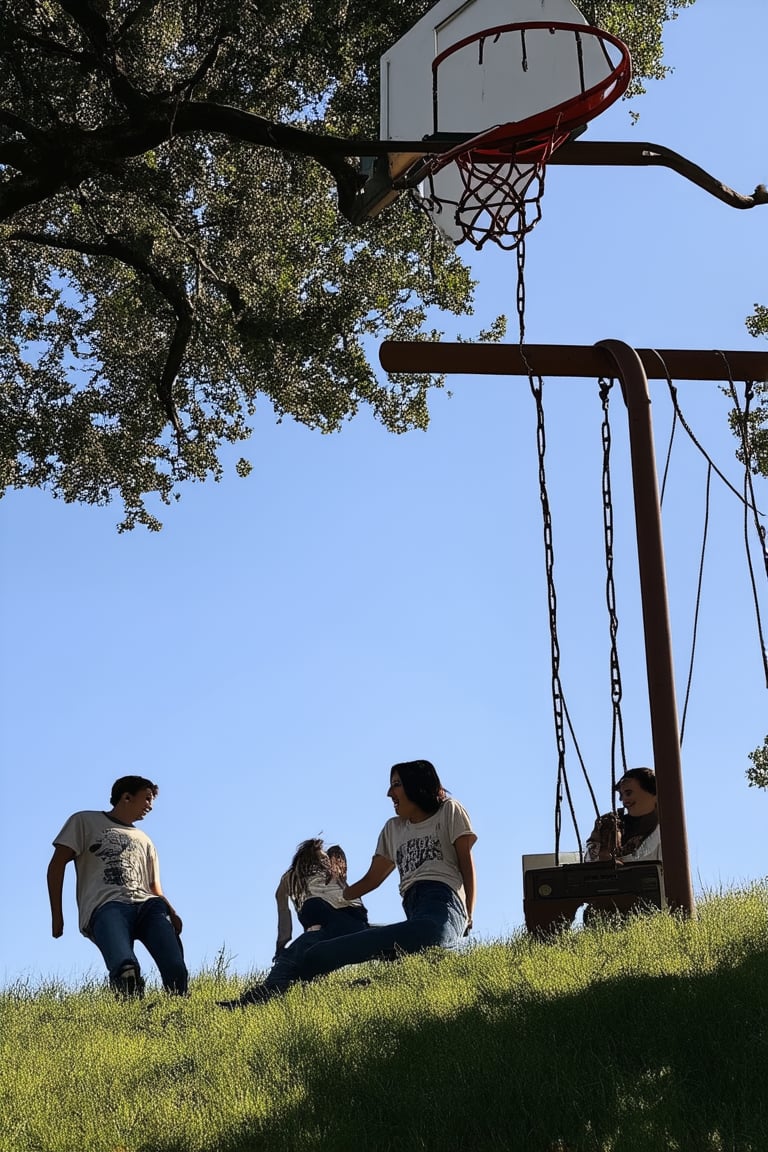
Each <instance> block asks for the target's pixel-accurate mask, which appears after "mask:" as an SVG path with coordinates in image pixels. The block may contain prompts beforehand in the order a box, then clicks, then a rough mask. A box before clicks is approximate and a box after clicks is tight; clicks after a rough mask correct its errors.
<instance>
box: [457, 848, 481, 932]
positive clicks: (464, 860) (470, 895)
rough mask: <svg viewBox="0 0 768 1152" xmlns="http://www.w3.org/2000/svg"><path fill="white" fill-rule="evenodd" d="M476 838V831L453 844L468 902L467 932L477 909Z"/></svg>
mask: <svg viewBox="0 0 768 1152" xmlns="http://www.w3.org/2000/svg"><path fill="white" fill-rule="evenodd" d="M476 839H477V837H476V836H475V834H474V833H472V834H467V835H465V836H459V837H458V839H457V840H455V841H454V844H453V846H454V848H455V849H456V859H457V861H458V865H459V871H460V872H461V879H462V882H463V884H464V898H465V900H466V902H467V932H469V930H470V928H471V927H472V916H473V914H474V911H475V861H474V860H473V858H472V848H473V846H474V843H475V840H476Z"/></svg>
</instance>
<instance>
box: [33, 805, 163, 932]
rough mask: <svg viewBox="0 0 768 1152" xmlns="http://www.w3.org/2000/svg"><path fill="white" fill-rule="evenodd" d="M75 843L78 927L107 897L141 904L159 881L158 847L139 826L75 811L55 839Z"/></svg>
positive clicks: (72, 845)
mask: <svg viewBox="0 0 768 1152" xmlns="http://www.w3.org/2000/svg"><path fill="white" fill-rule="evenodd" d="M53 843H54V844H61V845H63V846H64V847H65V848H71V849H72V851H73V852H74V853H76V855H75V870H76V872H77V889H76V891H77V907H78V912H79V921H80V931H81V932H82V933H83V935H84V936H87V935H88V925H89V924H90V921H91V917H92V916H93V913H94V912H95V911H96V909H97V908H100V907H101V905H102V904H106V903H107V901H109V900H119V901H122V902H123V903H125V904H140V903H143V902H144V901H145V900H150V899H152V897H153V896H154V893H153V891H152V889H151V887H150V885H152V884H158V883H159V881H160V867H159V864H158V860H157V852H156V850H155V846H154V844H153V843H152V841H151V840H150V838H149V836H147V834H146V832H142V831H141V829H140V828H134V827H133V826H132V825H129V824H121V823H120V822H119V821H118V820H113V819H112V817H111V816H107V814H106V813H105V812H75V813H74V815H73V816H70V818H69V820H67V822H66V824H65V825H64V827H63V828H62V830H61V832H59V834H58V836H57V837H56V839H55V840H54V842H53Z"/></svg>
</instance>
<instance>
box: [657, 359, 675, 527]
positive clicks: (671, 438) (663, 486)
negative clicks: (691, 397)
mask: <svg viewBox="0 0 768 1152" xmlns="http://www.w3.org/2000/svg"><path fill="white" fill-rule="evenodd" d="M668 383H669V386H670V388H672V381H671V380H669V381H668ZM676 431H677V405H675V406H674V408H673V411H672V428H671V430H670V433H669V444H668V445H667V456H666V459H665V461H664V476H663V477H662V481H661V495H660V496H659V508H663V507H664V493H665V492H666V489H667V476H668V474H669V462H670V460H671V459H672V445H673V444H674V442H675V432H676Z"/></svg>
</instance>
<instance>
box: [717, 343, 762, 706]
mask: <svg viewBox="0 0 768 1152" xmlns="http://www.w3.org/2000/svg"><path fill="white" fill-rule="evenodd" d="M720 355H721V356H722V358H723V361H724V363H725V366H726V369H727V372H728V390H729V392H730V394H731V398H732V400H733V403H734V407H735V408H736V413H737V416H738V420H739V431H740V434H741V446H742V455H743V457H744V550H745V553H746V557H747V568H748V569H749V579H750V582H751V584H752V599H753V601H754V605H755V619H756V621H757V635H758V640H759V643H760V652H761V654H762V657H763V674H764V676H765V686H766V688H768V652H767V651H766V647H765V636H764V634H763V624H762V620H761V618H760V598H759V596H758V594H757V581H756V579H755V570H754V567H753V565H752V551H751V549H750V546H749V509H750V508H751V509H752V512H753V515H754V524H755V528H756V530H757V536H758V539H759V541H760V547H761V551H762V553H763V560H764V561H765V572H766V577H768V553H766V551H765V530H764V529H763V527H762V525H761V524H760V521H759V519H758V513H757V508H756V507H755V491H754V486H753V484H752V468H751V463H752V446H751V444H750V439H749V406H750V403H751V401H752V398H753V396H754V392H753V388H752V381H751V380H747V381H745V383H744V410H743V412H742V408H741V404H740V403H739V397H738V394H737V392H736V385H735V383H734V380H733V375H732V373H731V366H730V364H729V363H728V358H727V357H726V355H725V353H723V352H721V353H720Z"/></svg>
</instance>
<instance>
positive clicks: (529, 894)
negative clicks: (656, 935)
mask: <svg viewBox="0 0 768 1152" xmlns="http://www.w3.org/2000/svg"><path fill="white" fill-rule="evenodd" d="M526 861H531V862H532V866H530V867H526ZM539 861H541V855H538V856H523V912H524V916H525V926H526V928H527V929H528V931H529V932H531V933H533V934H534V935H538V936H546V935H548V934H551V933H552V932H555V931H557V930H558V929H559V928H563V927H568V926H569V925H571V924H572V923H573V921H574V917H575V916H576V912H577V911H578V909H579V908H580V907H581V905H582V904H587V906H588V908H587V912H588V913H592V912H603V913H607V914H613V913H619V914H622V913H626V912H629V911H630V910H631V909H632V908H635V907H638V906H640V905H650V906H651V907H653V908H666V898H665V896H664V871H663V868H662V864H661V861H660V860H633V861H628V862H627V863H626V864H617V863H615V862H614V861H612V860H607V861H604V860H598V861H595V862H593V863H587V864H582V863H580V862H579V854H578V853H577V852H561V853H560V864H559V865H556V864H555V862H554V854H549V862H548V863H546V864H543V866H542V864H540V863H539ZM542 863H543V862H542Z"/></svg>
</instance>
